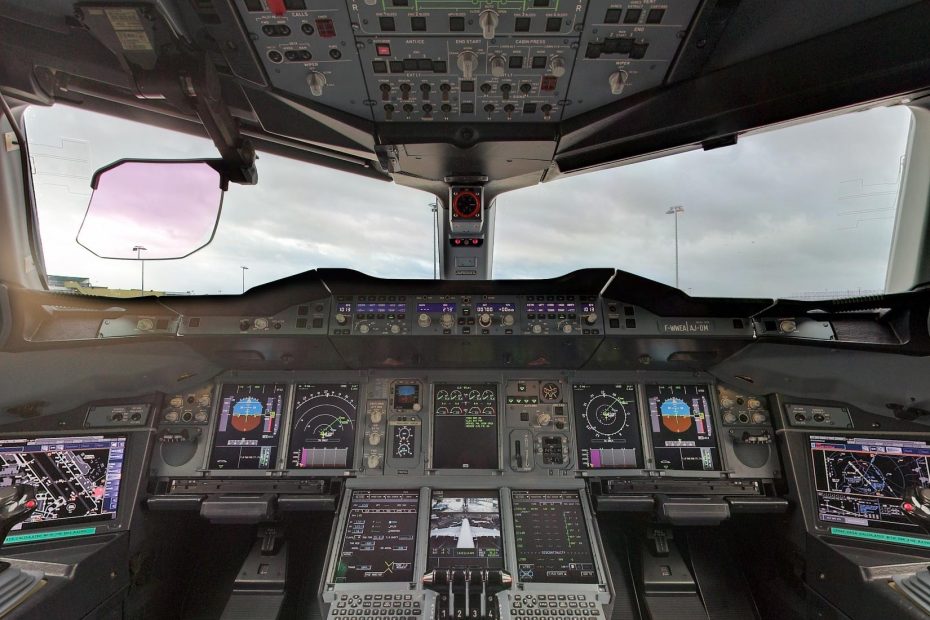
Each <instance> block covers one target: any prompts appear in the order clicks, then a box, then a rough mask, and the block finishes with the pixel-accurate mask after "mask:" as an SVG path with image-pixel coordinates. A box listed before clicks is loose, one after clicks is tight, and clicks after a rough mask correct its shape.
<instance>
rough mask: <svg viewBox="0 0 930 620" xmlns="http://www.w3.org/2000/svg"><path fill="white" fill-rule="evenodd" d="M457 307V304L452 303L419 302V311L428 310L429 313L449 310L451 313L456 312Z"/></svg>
mask: <svg viewBox="0 0 930 620" xmlns="http://www.w3.org/2000/svg"><path fill="white" fill-rule="evenodd" d="M456 307H457V306H456V304H452V303H428V304H417V312H426V313H427V314H430V313H440V312H443V313H445V312H448V313H450V314H455V310H456Z"/></svg>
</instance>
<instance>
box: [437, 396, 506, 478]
mask: <svg viewBox="0 0 930 620" xmlns="http://www.w3.org/2000/svg"><path fill="white" fill-rule="evenodd" d="M497 446H498V441H497V384H496V383H472V384H458V383H437V384H436V385H435V389H434V399H433V467H435V468H436V469H497V468H498V467H499V465H498V454H497Z"/></svg>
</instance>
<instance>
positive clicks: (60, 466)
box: [0, 435, 126, 530]
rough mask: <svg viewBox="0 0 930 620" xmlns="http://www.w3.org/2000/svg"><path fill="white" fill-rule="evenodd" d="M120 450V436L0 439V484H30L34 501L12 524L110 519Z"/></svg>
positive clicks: (116, 493)
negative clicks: (29, 510)
mask: <svg viewBox="0 0 930 620" xmlns="http://www.w3.org/2000/svg"><path fill="white" fill-rule="evenodd" d="M125 451H126V438H125V437H104V436H100V435H98V436H88V437H46V438H39V439H3V440H0V486H4V487H7V486H13V485H14V484H27V485H29V486H31V487H34V488H35V490H36V496H35V497H36V502H37V503H38V507H37V508H36V510H35V512H33V513H32V514H31V515H29V517H28V518H27V519H26V521H24V522H22V523H17V524H16V525H14V526H13V530H20V529H22V530H33V529H37V528H42V527H55V526H58V525H66V524H74V523H88V522H93V521H110V520H112V519H115V518H116V510H117V505H118V503H119V493H120V480H121V478H122V470H123V456H124V453H125Z"/></svg>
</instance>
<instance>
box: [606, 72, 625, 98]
mask: <svg viewBox="0 0 930 620" xmlns="http://www.w3.org/2000/svg"><path fill="white" fill-rule="evenodd" d="M629 77H630V76H629V74H628V73H627V72H626V71H622V70H621V71H614V72H613V73H611V74H610V76H609V77H608V78H607V84H608V85H609V86H610V94H611V95H622V94H623V88H624V87H625V86H626V82H627V80H628V79H629Z"/></svg>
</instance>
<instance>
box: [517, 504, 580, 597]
mask: <svg viewBox="0 0 930 620" xmlns="http://www.w3.org/2000/svg"><path fill="white" fill-rule="evenodd" d="M511 500H512V503H513V526H514V534H513V535H514V544H515V545H516V548H517V574H518V578H519V580H520V581H522V582H532V583H597V570H596V569H595V567H594V557H593V556H592V554H591V541H590V539H589V538H588V530H587V527H586V525H585V518H584V511H583V510H582V508H581V496H580V495H578V492H577V491H514V492H513V493H512V494H511Z"/></svg>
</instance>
